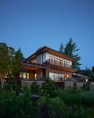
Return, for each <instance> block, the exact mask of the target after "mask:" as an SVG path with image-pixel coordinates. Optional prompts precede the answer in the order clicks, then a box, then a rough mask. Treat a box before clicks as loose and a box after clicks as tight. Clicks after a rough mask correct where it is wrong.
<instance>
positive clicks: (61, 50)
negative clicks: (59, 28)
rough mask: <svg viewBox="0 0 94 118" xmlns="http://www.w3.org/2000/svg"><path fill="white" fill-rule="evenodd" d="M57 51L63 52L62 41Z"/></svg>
mask: <svg viewBox="0 0 94 118" xmlns="http://www.w3.org/2000/svg"><path fill="white" fill-rule="evenodd" d="M59 51H60V52H61V53H63V52H64V46H63V43H61V44H60V49H59Z"/></svg>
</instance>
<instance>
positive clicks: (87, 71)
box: [79, 67, 94, 79]
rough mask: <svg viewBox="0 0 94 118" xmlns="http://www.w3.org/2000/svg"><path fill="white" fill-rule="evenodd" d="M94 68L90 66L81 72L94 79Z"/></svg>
mask: <svg viewBox="0 0 94 118" xmlns="http://www.w3.org/2000/svg"><path fill="white" fill-rule="evenodd" d="M93 68H94V67H92V69H89V68H85V69H83V70H79V72H80V73H81V74H83V75H85V76H88V77H89V78H92V79H94V71H93Z"/></svg>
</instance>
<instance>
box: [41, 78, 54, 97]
mask: <svg viewBox="0 0 94 118" xmlns="http://www.w3.org/2000/svg"><path fill="white" fill-rule="evenodd" d="M55 90H56V87H55V84H54V82H53V81H52V80H50V79H49V78H47V79H46V81H45V83H43V84H42V87H41V93H42V95H46V96H49V97H55V96H56V93H55Z"/></svg>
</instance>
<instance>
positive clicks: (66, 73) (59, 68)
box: [20, 46, 74, 82]
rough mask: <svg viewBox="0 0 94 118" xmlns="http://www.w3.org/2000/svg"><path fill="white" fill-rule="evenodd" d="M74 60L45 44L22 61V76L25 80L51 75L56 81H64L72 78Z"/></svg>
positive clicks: (39, 79)
mask: <svg viewBox="0 0 94 118" xmlns="http://www.w3.org/2000/svg"><path fill="white" fill-rule="evenodd" d="M73 61H74V59H73V58H70V57H69V56H67V55H65V54H63V53H61V52H59V51H56V50H54V49H51V48H49V47H46V46H44V47H42V48H39V49H38V50H37V51H36V52H35V53H34V54H32V55H31V56H29V57H28V58H27V59H25V60H24V61H22V63H21V65H22V69H21V72H20V78H22V79H23V80H25V81H26V80H28V81H34V80H37V81H43V80H45V78H47V77H49V78H50V79H52V80H53V81H55V82H62V81H64V79H66V78H70V79H71V78H72V73H73V72H74V69H72V62H73Z"/></svg>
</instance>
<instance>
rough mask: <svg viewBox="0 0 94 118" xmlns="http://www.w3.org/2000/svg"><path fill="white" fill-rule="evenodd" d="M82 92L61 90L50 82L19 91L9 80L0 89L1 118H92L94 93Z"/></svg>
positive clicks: (80, 90)
mask: <svg viewBox="0 0 94 118" xmlns="http://www.w3.org/2000/svg"><path fill="white" fill-rule="evenodd" d="M82 89H83V88H82ZM82 89H78V88H73V89H66V90H64V89H62V88H59V87H56V86H55V84H54V82H53V81H51V80H49V79H47V80H46V81H45V83H43V84H42V86H39V85H37V84H36V82H34V83H33V85H32V86H31V88H30V89H29V88H28V87H27V86H25V87H24V88H23V89H20V88H19V87H18V86H17V83H16V81H15V80H11V82H9V83H8V84H5V85H4V87H3V88H2V87H1V88H0V117H1V118H44V117H45V118H79V117H80V118H94V92H90V91H89V90H82Z"/></svg>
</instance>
